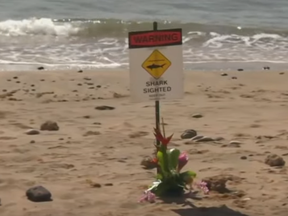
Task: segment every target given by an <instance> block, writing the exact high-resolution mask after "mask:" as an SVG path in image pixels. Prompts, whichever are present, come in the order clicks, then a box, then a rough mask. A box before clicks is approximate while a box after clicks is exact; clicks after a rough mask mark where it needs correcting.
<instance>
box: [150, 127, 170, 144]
mask: <svg viewBox="0 0 288 216" xmlns="http://www.w3.org/2000/svg"><path fill="white" fill-rule="evenodd" d="M154 131H155V133H154V135H155V137H156V139H157V140H158V141H159V142H161V143H162V145H164V146H167V145H168V143H169V142H170V140H171V139H172V137H173V134H172V135H171V136H169V137H167V138H166V137H163V135H162V134H161V131H160V130H159V129H156V128H154Z"/></svg>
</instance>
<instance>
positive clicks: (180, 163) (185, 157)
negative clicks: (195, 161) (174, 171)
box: [178, 152, 189, 172]
mask: <svg viewBox="0 0 288 216" xmlns="http://www.w3.org/2000/svg"><path fill="white" fill-rule="evenodd" d="M188 160H189V158H188V154H187V153H186V152H182V153H181V154H180V156H179V158H178V172H180V170H181V169H182V168H183V167H184V166H185V165H186V164H187V162H188Z"/></svg>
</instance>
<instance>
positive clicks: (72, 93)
mask: <svg viewBox="0 0 288 216" xmlns="http://www.w3.org/2000/svg"><path fill="white" fill-rule="evenodd" d="M220 74H221V73H220V72H219V73H217V72H186V73H185V98H184V99H182V100H178V101H167V102H162V103H161V112H162V113H161V114H162V117H164V118H165V121H166V123H167V124H168V125H167V126H166V131H167V133H169V134H170V133H174V138H173V143H174V144H172V145H171V146H177V147H178V148H180V149H181V150H186V151H188V153H189V156H190V161H189V163H188V165H187V166H186V167H185V168H184V169H190V170H194V171H196V172H197V173H198V178H199V180H200V179H201V178H204V177H209V176H214V175H233V176H234V178H236V177H238V180H237V181H230V182H228V183H227V188H228V189H230V190H232V191H234V192H233V193H232V194H231V193H226V194H219V193H217V192H211V194H210V195H209V196H208V197H203V199H200V200H197V199H190V198H189V199H188V198H187V199H186V200H185V201H184V200H174V201H172V202H170V203H169V202H168V203H167V202H163V201H161V200H157V202H156V203H154V204H150V203H138V200H139V198H140V197H141V196H142V193H143V190H144V189H145V187H146V186H147V185H149V184H151V183H152V181H153V179H154V173H155V170H144V169H142V168H141V166H140V161H141V160H142V158H143V157H145V156H147V155H151V153H152V151H153V150H154V149H153V133H152V130H153V127H154V107H153V105H154V104H153V102H146V103H136V104H135V103H131V102H130V98H129V90H128V88H129V74H128V73H127V72H123V71H114V72H111V71H103V72H98V71H95V72H85V71H84V72H83V73H78V72H75V71H64V72H62V71H61V72H48V71H47V72H46V71H36V72H1V80H0V91H3V92H1V96H0V100H1V106H0V122H1V129H0V143H1V149H0V188H1V190H0V191H1V192H0V198H1V202H2V206H0V214H1V216H14V215H15V216H16V215H19V216H20V215H21V216H39V215H41V216H48V215H49V216H54V215H57V216H74V215H75V216H76V215H77V216H80V215H85V216H95V215H99V216H128V215H131V216H132V215H133V216H134V215H139V216H140V215H141V216H142V215H143V216H154V215H155V216H156V215H160V214H161V215H164V214H165V216H174V215H175V216H176V215H180V216H188V215H189V216H190V215H193V216H212V215H213V216H226V215H227V216H241V215H249V216H260V215H261V216H266V215H267V216H271V215H274V216H275V215H279V216H285V215H287V210H288V184H286V183H287V181H288V175H287V168H286V167H285V166H284V167H280V168H277V167H276V168H273V167H270V166H269V165H267V164H265V163H264V161H265V158H266V157H267V155H269V154H270V153H274V154H277V155H279V156H282V157H283V159H284V160H285V159H286V160H287V158H288V140H287V139H288V128H287V125H288V108H287V106H288V85H287V79H288V77H287V76H288V73H287V74H282V75H280V74H279V73H278V72H272V71H261V72H253V73H249V72H230V73H229V74H228V76H221V75H220ZM231 76H237V78H238V79H231ZM97 85H99V86H98V87H97ZM5 90H6V91H7V92H8V93H11V91H13V90H18V91H17V92H15V93H13V92H12V93H11V94H7V92H5ZM45 92H46V94H45ZM7 95H8V96H7ZM9 95H10V96H9ZM11 95H12V96H11ZM100 105H107V106H112V107H115V109H114V110H104V111H100V110H96V109H95V107H96V106H100ZM195 113H200V114H202V115H203V117H202V118H197V119H196V118H193V117H192V115H193V114H195ZM47 120H52V121H56V122H57V123H58V125H59V127H60V130H59V131H41V132H40V134H39V135H26V134H25V131H26V130H27V129H28V128H36V129H39V127H40V125H41V124H42V123H43V122H45V121H47ZM186 129H195V130H197V131H198V134H201V135H205V136H211V137H223V138H224V140H221V141H217V142H207V143H206V142H203V143H192V142H188V143H187V140H181V139H180V135H181V134H182V132H183V131H184V130H186ZM133 137H134V138H133ZM32 140H33V141H32ZM231 140H237V141H240V142H241V143H242V144H240V145H239V146H238V147H235V146H233V145H232V146H229V142H230V141H231ZM31 141H32V142H31ZM185 143H186V144H185ZM243 156H245V157H243ZM235 176H236V177H235ZM236 179H237V178H236ZM89 181H90V182H91V181H92V182H96V183H99V184H101V185H102V187H101V188H97V187H96V188H92V187H91V186H90V184H89ZM107 183H111V184H113V185H112V186H105V184H107ZM35 185H43V186H44V187H46V188H47V189H49V190H50V191H51V193H52V195H53V201H52V202H44V203H33V202H31V201H28V200H27V199H26V197H25V192H26V190H27V189H28V188H30V187H32V186H35ZM235 191H236V192H241V194H242V195H241V196H240V195H239V196H237V193H236V195H235ZM223 205H226V206H223ZM239 212H241V213H239Z"/></svg>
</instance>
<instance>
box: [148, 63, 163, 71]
mask: <svg viewBox="0 0 288 216" xmlns="http://www.w3.org/2000/svg"><path fill="white" fill-rule="evenodd" d="M164 65H165V64H162V65H157V64H154V63H153V64H151V65H148V66H147V68H149V69H150V70H153V69H157V68H160V67H161V68H163V66H164Z"/></svg>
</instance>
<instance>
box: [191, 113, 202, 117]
mask: <svg viewBox="0 0 288 216" xmlns="http://www.w3.org/2000/svg"><path fill="white" fill-rule="evenodd" d="M192 117H193V118H202V117H203V115H202V114H200V113H196V114H194V115H192Z"/></svg>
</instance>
